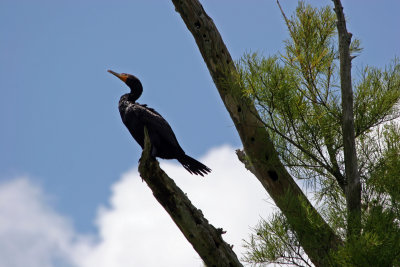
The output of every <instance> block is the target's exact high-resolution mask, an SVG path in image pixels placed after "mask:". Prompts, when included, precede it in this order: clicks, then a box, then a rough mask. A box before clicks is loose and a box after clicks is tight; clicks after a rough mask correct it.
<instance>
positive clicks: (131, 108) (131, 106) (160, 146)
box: [108, 70, 211, 176]
mask: <svg viewBox="0 0 400 267" xmlns="http://www.w3.org/2000/svg"><path fill="white" fill-rule="evenodd" d="M108 72H109V73H111V74H114V75H115V76H117V77H118V78H120V79H121V80H122V81H123V82H124V83H125V84H126V85H127V86H128V87H129V88H130V89H131V92H130V93H129V94H124V95H122V96H121V99H120V100H119V104H118V108H119V113H120V114H121V118H122V122H123V123H124V124H125V126H126V128H128V130H129V132H130V133H131V135H132V136H133V138H134V139H135V140H136V142H138V143H139V145H140V146H141V147H142V149H143V147H144V126H146V128H147V131H148V133H149V137H150V142H151V155H152V156H153V157H159V158H162V159H177V160H178V161H179V162H180V163H181V164H182V166H183V167H184V168H185V169H186V170H187V171H188V172H190V173H191V174H196V175H201V176H203V175H205V174H208V173H209V172H211V169H210V168H208V167H207V166H205V165H204V164H202V163H201V162H199V161H197V160H195V159H193V158H191V157H189V156H188V155H186V154H185V152H184V151H183V149H182V148H181V146H180V145H179V143H178V140H177V139H176V137H175V134H174V132H173V131H172V129H171V126H169V124H168V122H167V121H166V120H165V119H164V118H163V117H162V116H161V115H160V114H159V113H158V112H157V111H155V110H154V109H152V108H149V107H147V105H142V104H139V103H136V100H137V99H138V98H139V97H140V95H141V94H142V92H143V87H142V83H141V82H140V81H139V79H138V78H137V77H136V76H134V75H131V74H126V73H116V72H114V71H112V70H108Z"/></svg>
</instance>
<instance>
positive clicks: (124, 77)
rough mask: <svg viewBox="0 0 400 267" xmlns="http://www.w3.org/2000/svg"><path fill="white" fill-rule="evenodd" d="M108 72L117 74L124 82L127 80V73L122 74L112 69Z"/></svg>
mask: <svg viewBox="0 0 400 267" xmlns="http://www.w3.org/2000/svg"><path fill="white" fill-rule="evenodd" d="M108 72H109V73H111V74H113V75H115V76H117V77H118V78H120V79H121V80H122V81H123V82H126V78H127V77H126V76H125V75H121V74H119V73H116V72H115V71H112V70H108Z"/></svg>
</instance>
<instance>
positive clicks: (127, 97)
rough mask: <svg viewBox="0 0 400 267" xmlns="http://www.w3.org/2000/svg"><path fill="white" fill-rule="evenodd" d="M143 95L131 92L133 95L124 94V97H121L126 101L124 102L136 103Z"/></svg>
mask: <svg viewBox="0 0 400 267" xmlns="http://www.w3.org/2000/svg"><path fill="white" fill-rule="evenodd" d="M141 94H142V93H137V92H136V93H135V92H131V93H129V94H124V95H123V96H122V97H121V99H124V100H127V101H129V102H132V103H135V102H136V100H138V99H139V97H140V95H141Z"/></svg>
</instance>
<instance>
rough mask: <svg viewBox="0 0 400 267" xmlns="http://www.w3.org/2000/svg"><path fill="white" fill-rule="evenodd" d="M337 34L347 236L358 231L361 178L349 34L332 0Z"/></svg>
mask: <svg viewBox="0 0 400 267" xmlns="http://www.w3.org/2000/svg"><path fill="white" fill-rule="evenodd" d="M333 3H334V4H335V12H336V16H337V19H338V21H337V29H338V34H339V58H340V86H341V90H342V110H343V111H342V112H343V117H342V129H343V150H344V163H345V173H346V179H347V184H346V186H347V188H346V202H347V212H348V229H347V230H348V231H347V233H348V236H352V235H355V236H359V235H360V232H361V182H360V174H359V172H358V161H357V153H356V141H355V131H354V111H353V90H352V82H351V57H350V43H351V37H352V34H351V33H349V32H347V29H346V19H345V17H344V13H343V7H342V4H341V2H340V0H333Z"/></svg>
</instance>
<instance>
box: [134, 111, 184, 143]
mask: <svg viewBox="0 0 400 267" xmlns="http://www.w3.org/2000/svg"><path fill="white" fill-rule="evenodd" d="M127 113H128V114H129V113H133V114H131V115H134V116H135V117H136V118H137V119H138V120H139V121H140V122H141V123H143V125H145V126H146V127H147V129H148V131H149V133H150V132H151V133H150V134H152V133H157V134H158V135H159V136H160V137H161V138H162V139H164V140H166V141H167V142H169V143H171V144H173V145H178V146H179V144H178V140H177V139H176V136H175V134H174V132H173V131H172V128H171V126H170V125H169V124H168V122H167V121H166V120H165V119H164V118H163V117H162V116H161V115H160V113H158V112H157V111H155V110H154V109H152V108H149V107H147V105H140V104H135V105H132V106H130V107H129V108H128V111H127ZM128 114H127V115H128Z"/></svg>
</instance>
